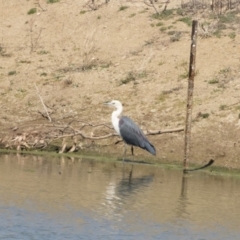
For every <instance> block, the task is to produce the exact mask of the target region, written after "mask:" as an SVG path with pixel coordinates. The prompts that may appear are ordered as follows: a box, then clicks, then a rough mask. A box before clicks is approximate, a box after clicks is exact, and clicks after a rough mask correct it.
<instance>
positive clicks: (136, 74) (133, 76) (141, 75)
mask: <svg viewBox="0 0 240 240" xmlns="http://www.w3.org/2000/svg"><path fill="white" fill-rule="evenodd" d="M146 77H147V72H146V71H142V72H134V71H130V72H128V73H127V76H126V77H125V78H124V79H122V80H121V81H120V85H122V84H127V83H129V82H133V81H135V80H137V79H139V78H146Z"/></svg>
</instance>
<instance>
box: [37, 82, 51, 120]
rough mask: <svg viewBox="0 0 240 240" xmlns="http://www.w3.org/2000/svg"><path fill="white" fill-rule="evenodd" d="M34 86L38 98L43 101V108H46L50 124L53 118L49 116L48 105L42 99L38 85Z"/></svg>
mask: <svg viewBox="0 0 240 240" xmlns="http://www.w3.org/2000/svg"><path fill="white" fill-rule="evenodd" d="M34 85H35V88H36V92H37V95H38V97H39V99H40V101H41V103H42V105H43V108H44V110H45V112H46V114H47V118H48V120H49V122H52V119H51V117H50V115H49V113H48V110H47V107H46V105H45V104H44V102H43V99H42V97H41V95H40V93H39V91H38V87H37V85H36V83H34Z"/></svg>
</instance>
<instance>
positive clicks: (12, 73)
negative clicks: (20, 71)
mask: <svg viewBox="0 0 240 240" xmlns="http://www.w3.org/2000/svg"><path fill="white" fill-rule="evenodd" d="M16 74H17V72H16V71H10V72H8V76H12V75H16Z"/></svg>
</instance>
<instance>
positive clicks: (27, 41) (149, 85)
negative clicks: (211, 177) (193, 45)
mask: <svg viewBox="0 0 240 240" xmlns="http://www.w3.org/2000/svg"><path fill="white" fill-rule="evenodd" d="M38 2H39V3H40V5H39V4H37V5H36V4H35V3H36V1H33V0H30V1H18V0H12V1H1V2H0V16H1V21H0V31H1V36H2V37H1V40H0V47H1V48H0V81H1V89H0V103H1V113H0V124H1V137H2V138H4V137H5V136H6V135H8V136H9V137H10V138H14V137H15V135H16V132H17V131H18V132H19V134H21V133H23V132H24V131H26V130H27V126H28V123H29V126H30V125H31V126H32V124H33V123H34V124H39V121H41V124H42V122H43V121H44V122H45V123H46V124H47V123H48V119H44V118H43V116H42V114H43V115H44V114H45V115H46V111H45V110H44V108H43V105H42V103H41V101H40V98H39V97H41V98H42V99H43V101H44V103H45V105H46V106H47V109H48V113H49V115H50V116H51V118H52V120H53V122H54V123H55V125H61V124H69V123H70V122H72V120H76V121H80V122H81V124H82V122H87V123H92V124H97V123H104V124H109V125H110V114H111V110H110V109H109V108H106V107H104V106H103V104H102V103H103V102H105V101H107V100H110V99H118V100H120V101H121V102H123V104H124V112H125V114H126V115H128V116H129V117H131V118H133V119H134V120H135V121H136V122H137V123H138V124H139V125H140V126H141V127H142V128H143V129H144V130H165V129H173V128H179V127H184V124H185V123H184V120H185V114H186V111H185V107H186V93H187V73H188V61H189V50H190V33H191V27H190V26H189V18H190V20H191V17H196V15H191V14H190V15H186V14H187V13H184V12H183V13H179V12H177V11H175V10H174V11H172V12H168V13H169V16H164V17H161V18H158V17H157V18H156V17H154V15H153V14H154V13H155V11H154V9H153V8H151V7H148V6H146V5H145V4H144V3H142V2H141V3H140V2H139V3H138V4H136V3H134V2H130V1H120V2H119V1H110V2H109V3H108V4H104V5H103V6H102V7H100V8H99V9H97V10H96V11H93V10H91V9H90V8H88V7H84V4H83V2H81V1H76V0H71V1H70V0H65V1H60V2H56V3H54V4H48V3H46V1H43V0H42V1H38ZM163 7H164V6H162V8H163ZM173 7H174V8H175V7H177V6H176V5H175V6H173V5H171V4H169V6H168V9H172V8H173ZM33 8H36V11H35V10H31V9H33ZM159 9H161V8H159ZM30 10H31V11H33V14H30V13H31V12H29V11H30ZM34 11H35V12H34ZM186 16H188V18H186ZM189 16H190V17H189ZM204 16H205V15H200V14H199V15H198V17H199V22H200V23H201V24H202V23H204V21H206V22H207V21H209V22H211V23H212V24H213V26H214V21H215V20H211V19H204ZM234 16H235V17H236V18H237V17H239V14H238V13H237V14H236V15H234ZM230 25H231V26H232V28H226V29H224V31H222V32H221V33H219V34H217V33H216V34H211V32H210V27H211V26H212V25H208V26H209V30H208V33H209V34H207V32H204V30H203V29H204V26H203V25H200V26H199V28H200V30H199V37H198V45H197V69H196V72H197V75H196V77H195V89H194V108H193V125H192V148H191V159H192V160H191V161H193V162H196V163H198V164H202V163H206V162H207V161H208V160H209V159H211V158H213V159H215V161H216V164H217V165H219V166H226V167H229V168H240V157H239V156H240V140H239V136H238V135H239V134H238V132H239V126H240V120H239V110H240V101H239V88H240V84H239V79H240V71H239V69H240V68H239V67H240V62H239V58H240V55H239V53H240V44H239V42H240V36H239V32H240V29H239V24H237V25H236V24H235V23H234V22H230ZM227 26H229V25H227ZM214 33H215V32H214ZM36 86H37V89H38V92H37V91H36ZM80 122H78V123H79V124H80ZM51 124H52V123H51ZM81 124H80V125H76V127H77V126H82V125H81ZM44 126H45V125H44ZM16 127H18V130H17V131H12V129H13V128H15V130H16ZM45 127H46V126H45ZM32 129H33V128H32ZM32 129H31V131H32ZM42 130H44V131H45V132H47V131H48V130H47V127H46V129H42ZM84 132H85V133H86V134H87V135H88V136H99V135H104V134H108V133H109V132H111V130H109V129H108V128H107V129H106V128H91V127H90V126H88V127H86V128H84ZM149 138H150V140H151V142H152V143H153V144H154V145H155V146H156V149H157V152H158V153H157V158H156V161H161V160H163V159H164V161H172V160H174V161H182V158H183V140H184V135H183V132H179V133H169V134H162V135H156V136H149ZM39 139H40V137H39V138H38V140H39ZM116 140H117V139H116V138H109V139H105V140H101V141H100V140H99V141H94V144H95V147H96V144H97V145H100V146H99V147H96V151H99V149H101V151H106V152H113V153H115V154H116V153H120V154H122V145H121V143H120V144H118V145H114V144H112V145H110V146H106V145H108V144H111V143H114V142H115V141H116ZM39 141H40V140H39ZM59 141H60V140H59ZM70 141H72V139H70ZM77 144H79V142H78V143H77ZM80 144H81V147H83V148H84V147H85V146H89V147H91V146H92V145H91V144H93V143H92V141H91V140H85V141H83V142H81V143H80ZM135 153H136V155H137V156H141V157H142V156H144V157H148V156H149V155H148V153H145V152H144V151H142V150H140V149H137V150H136V151H135Z"/></svg>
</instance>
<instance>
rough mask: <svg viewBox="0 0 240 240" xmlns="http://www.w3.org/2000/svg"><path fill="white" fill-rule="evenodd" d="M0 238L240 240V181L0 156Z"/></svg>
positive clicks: (153, 169)
mask: <svg viewBox="0 0 240 240" xmlns="http://www.w3.org/2000/svg"><path fill="white" fill-rule="evenodd" d="M0 239H13V240H14V239H33V240H38V239H39V240H40V239H41V240H43V239H51V240H52V239H53V240H55V239H56V240H62V239H106V240H107V239H117V240H118V239H119V240H120V239H163V240H175V239H180V240H181V239H182V240H188V239H193V240H204V239H205V240H211V239H213V240H217V239H236V240H239V239H240V178H237V177H229V176H221V175H214V174H210V173H208V172H201V171H199V172H195V173H192V174H188V175H187V177H183V176H182V172H181V171H179V170H172V169H171V170H170V169H166V168H163V167H161V166H154V165H146V164H145V165H144V164H131V163H125V164H124V165H122V163H121V162H108V161H104V162H103V161H97V160H94V159H84V158H79V159H77V158H75V159H70V158H54V157H50V156H32V155H16V154H8V155H6V154H1V155H0Z"/></svg>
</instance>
